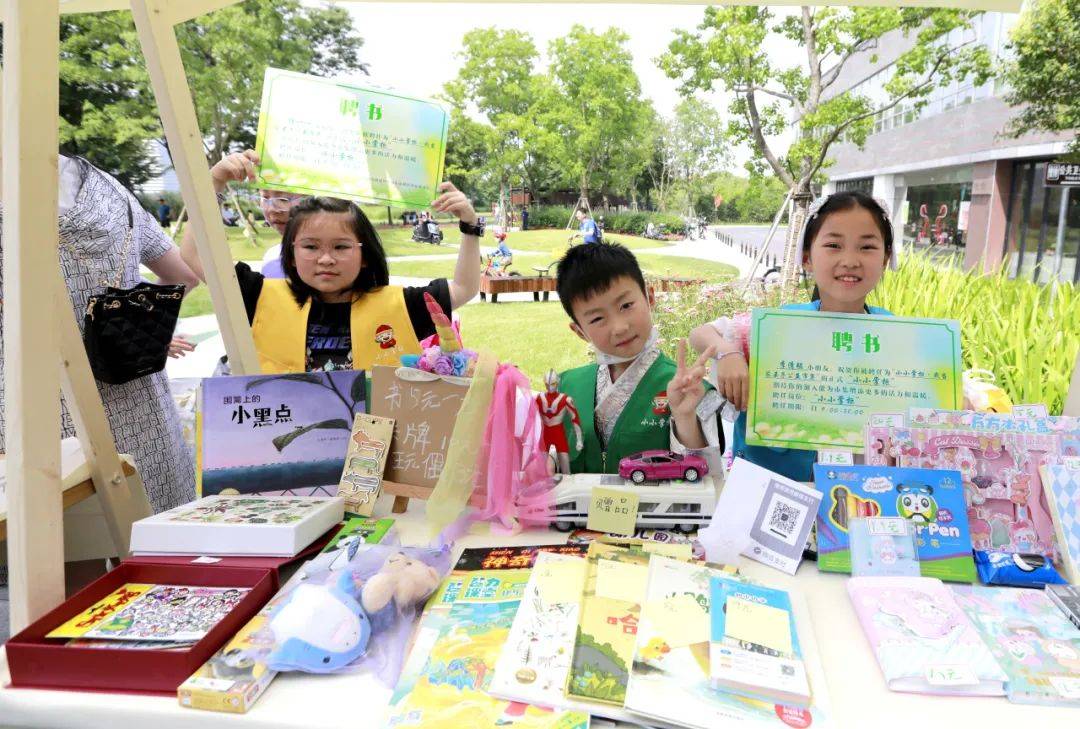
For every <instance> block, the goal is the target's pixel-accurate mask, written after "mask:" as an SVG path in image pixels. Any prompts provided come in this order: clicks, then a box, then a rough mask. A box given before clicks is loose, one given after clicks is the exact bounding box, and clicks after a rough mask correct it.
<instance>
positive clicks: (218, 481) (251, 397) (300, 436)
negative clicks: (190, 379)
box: [196, 370, 366, 496]
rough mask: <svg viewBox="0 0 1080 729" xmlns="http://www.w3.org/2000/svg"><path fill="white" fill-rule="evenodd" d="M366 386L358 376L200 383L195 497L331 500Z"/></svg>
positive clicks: (214, 379) (250, 378)
mask: <svg viewBox="0 0 1080 729" xmlns="http://www.w3.org/2000/svg"><path fill="white" fill-rule="evenodd" d="M365 386H366V383H365V376H364V372H363V371H362V370H337V371H335V372H302V373H294V374H284V375H247V376H234V377H208V378H206V379H204V380H203V382H202V390H201V394H200V403H201V405H200V413H199V419H198V433H197V436H198V447H197V450H196V454H197V456H198V462H199V468H198V469H197V472H196V476H197V488H198V493H199V495H200V496H210V495H213V494H220V493H223V492H227V493H240V494H256V493H259V494H277V495H289V496H313V495H323V496H333V495H334V494H335V493H336V492H337V485H338V482H339V481H340V480H341V474H342V470H343V469H344V468H345V452H346V450H347V449H348V443H349V437H350V434H351V433H352V424H353V419H354V418H355V417H356V415H357V414H358V413H363V412H365V410H366V407H365Z"/></svg>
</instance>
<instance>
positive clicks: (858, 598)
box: [847, 577, 1007, 696]
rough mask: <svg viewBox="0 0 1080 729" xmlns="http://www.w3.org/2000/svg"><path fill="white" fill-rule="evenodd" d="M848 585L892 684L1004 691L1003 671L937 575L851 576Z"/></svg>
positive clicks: (896, 687)
mask: <svg viewBox="0 0 1080 729" xmlns="http://www.w3.org/2000/svg"><path fill="white" fill-rule="evenodd" d="M847 587H848V594H849V595H850V597H851V603H852V605H853V606H854V607H855V613H856V615H858V618H859V622H860V623H861V624H862V628H863V632H864V633H865V634H866V638H867V640H868V641H869V642H870V648H871V650H873V652H874V656H875V657H876V658H877V662H878V665H879V666H880V667H881V673H882V674H883V675H884V676H885V682H886V684H887V685H888V687H889V688H890V689H891V690H893V691H907V692H914V693H924V694H947V695H967V696H1001V695H1004V693H1005V681H1006V680H1007V677H1006V675H1005V673H1004V672H1003V671H1002V670H1001V667H1000V666H999V665H998V663H997V661H995V660H994V656H993V655H991V653H990V650H989V649H988V648H987V647H986V645H984V644H983V641H982V639H981V638H980V637H979V634H978V632H976V630H975V628H974V627H973V626H972V625H971V622H970V621H969V620H968V618H967V616H966V615H965V614H964V611H963V610H961V609H960V607H959V605H957V603H956V601H955V600H954V599H953V596H952V595H953V593H951V592H950V591H949V590H948V589H947V588H946V587H945V585H944V584H943V583H942V582H941V580H936V579H934V578H931V577H852V578H851V579H850V580H848V583H847ZM995 589H996V588H995Z"/></svg>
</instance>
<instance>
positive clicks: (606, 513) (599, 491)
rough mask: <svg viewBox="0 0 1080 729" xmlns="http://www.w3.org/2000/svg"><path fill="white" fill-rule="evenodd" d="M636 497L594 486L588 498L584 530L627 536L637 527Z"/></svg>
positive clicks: (616, 490) (615, 489)
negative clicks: (587, 511)
mask: <svg viewBox="0 0 1080 729" xmlns="http://www.w3.org/2000/svg"><path fill="white" fill-rule="evenodd" d="M637 514H638V495H637V494H636V493H633V492H631V491H625V490H622V489H617V488H605V487H603V486H594V487H593V489H592V492H591V493H590V497H589V519H588V522H587V523H586V525H585V528H586V529H592V530H593V531H598V532H607V533H608V534H622V535H624V536H629V535H631V534H633V533H634V528H635V527H636V526H637Z"/></svg>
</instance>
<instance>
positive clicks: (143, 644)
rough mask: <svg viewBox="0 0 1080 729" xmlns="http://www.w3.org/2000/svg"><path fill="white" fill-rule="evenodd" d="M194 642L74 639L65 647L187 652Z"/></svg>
mask: <svg viewBox="0 0 1080 729" xmlns="http://www.w3.org/2000/svg"><path fill="white" fill-rule="evenodd" d="M196 642H197V641H194V640H177V641H160V640H108V639H102V638H72V639H71V640H69V641H68V642H67V643H65V644H64V645H66V646H68V647H70V648H108V649H109V650H122V651H185V650H187V649H188V648H190V647H191V646H193V645H195V643H196Z"/></svg>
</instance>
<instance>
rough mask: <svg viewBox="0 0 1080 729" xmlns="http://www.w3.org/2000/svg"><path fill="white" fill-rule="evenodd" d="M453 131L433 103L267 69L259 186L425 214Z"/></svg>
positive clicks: (258, 144) (259, 143)
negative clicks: (448, 132) (402, 208)
mask: <svg viewBox="0 0 1080 729" xmlns="http://www.w3.org/2000/svg"><path fill="white" fill-rule="evenodd" d="M448 127H449V115H448V114H447V112H446V110H445V109H444V108H443V107H442V106H440V105H439V104H437V103H435V102H433V101H427V100H424V99H417V98H412V97H408V96H403V95H401V94H397V93H389V92H387V91H381V90H377V89H372V88H365V87H360V86H350V85H346V84H342V83H338V82H336V81H330V80H327V79H323V78H318V77H316V76H308V75H306V74H301V73H293V72H291V71H282V70H280V69H276V68H268V69H266V76H265V79H264V81H263V96H262V108H261V109H260V111H259V131H258V136H257V139H256V143H255V150H256V151H257V152H258V153H259V157H260V159H261V163H260V167H259V170H258V176H259V179H258V185H259V187H264V188H270V189H274V190H285V191H288V192H299V193H303V194H307V195H331V196H334V197H346V198H356V199H360V200H365V201H368V202H377V203H390V204H398V205H403V206H405V207H417V208H419V207H424V208H426V207H427V206H428V205H430V204H431V201H432V200H434V199H435V197H436V189H437V187H438V184H439V182H440V181H441V179H442V175H443V161H444V158H445V155H446V134H447V130H448Z"/></svg>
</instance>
